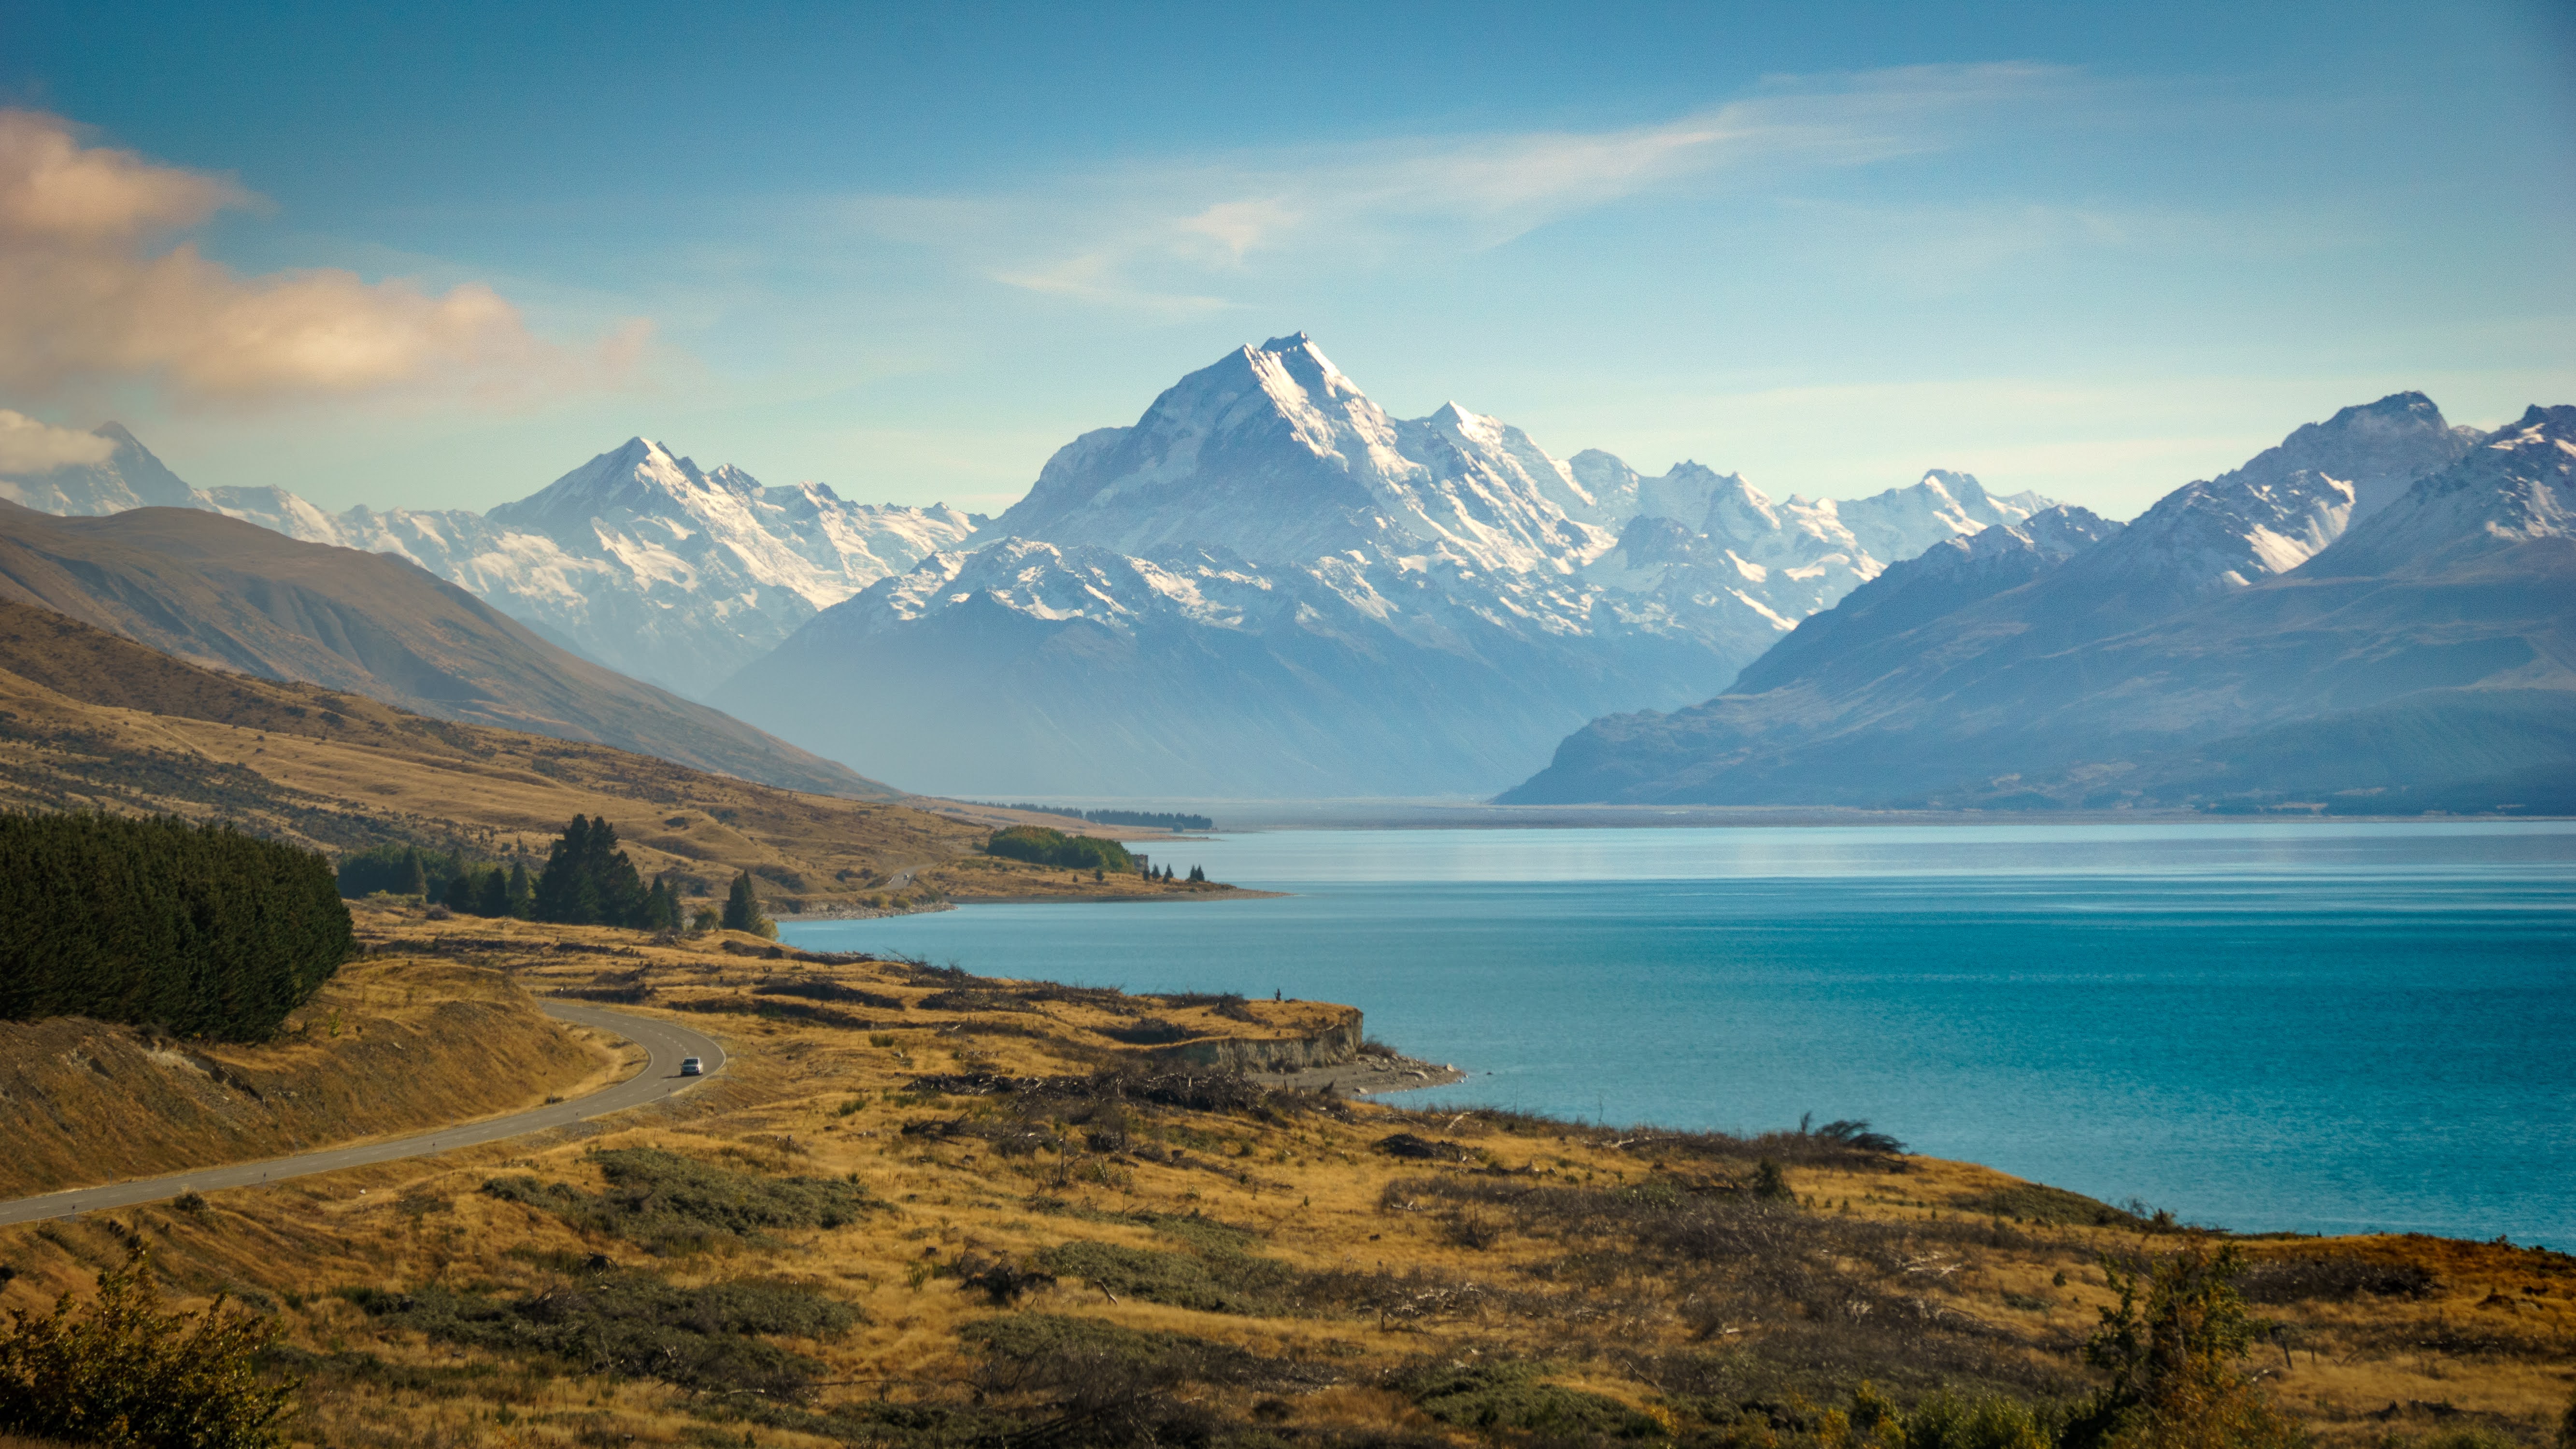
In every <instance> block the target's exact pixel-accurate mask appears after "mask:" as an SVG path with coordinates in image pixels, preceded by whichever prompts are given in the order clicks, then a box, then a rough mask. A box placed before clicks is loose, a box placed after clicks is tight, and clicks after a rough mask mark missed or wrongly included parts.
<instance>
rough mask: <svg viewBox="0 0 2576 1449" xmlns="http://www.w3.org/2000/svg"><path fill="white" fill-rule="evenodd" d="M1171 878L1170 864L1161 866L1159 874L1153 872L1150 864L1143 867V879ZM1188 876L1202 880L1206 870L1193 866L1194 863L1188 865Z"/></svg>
mask: <svg viewBox="0 0 2576 1449" xmlns="http://www.w3.org/2000/svg"><path fill="white" fill-rule="evenodd" d="M1140 858H1141V857H1140ZM1171 878H1172V868H1171V867H1170V866H1168V865H1167V866H1164V867H1163V870H1162V873H1161V874H1160V875H1157V874H1155V873H1154V869H1153V867H1151V866H1148V867H1146V869H1145V879H1147V880H1170V879H1171ZM1188 878H1189V879H1191V880H1194V881H1203V880H1206V879H1207V871H1206V870H1204V869H1202V868H1201V867H1199V866H1195V865H1194V866H1191V867H1190V873H1189V877H1188Z"/></svg>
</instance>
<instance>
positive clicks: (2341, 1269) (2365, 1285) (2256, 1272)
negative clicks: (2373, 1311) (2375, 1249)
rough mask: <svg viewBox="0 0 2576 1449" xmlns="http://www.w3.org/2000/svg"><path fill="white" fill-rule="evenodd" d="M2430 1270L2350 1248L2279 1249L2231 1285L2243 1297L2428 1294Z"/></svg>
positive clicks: (2278, 1299) (2287, 1299)
mask: <svg viewBox="0 0 2576 1449" xmlns="http://www.w3.org/2000/svg"><path fill="white" fill-rule="evenodd" d="M2433 1287H2434V1279H2433V1275H2432V1274H2431V1273H2430V1272H2428V1271H2426V1270H2425V1269H2424V1268H2423V1267H2422V1266H2421V1265H2419V1264H2415V1263H2374V1262H2372V1261H2371V1260H2370V1259H2368V1258H2364V1257H2362V1256H2360V1255H2358V1254H2355V1253H2284V1254H2280V1255H2278V1256H2267V1257H2262V1258H2257V1259H2255V1260H2254V1262H2253V1263H2252V1265H2251V1266H2249V1267H2247V1268H2246V1269H2245V1271H2244V1272H2243V1273H2241V1274H2239V1275H2237V1279H2236V1291H2237V1292H2238V1293H2239V1294H2241V1295H2243V1296H2244V1299H2245V1301H2246V1302H2248V1303H2266V1304H2271V1303H2298V1302H2303V1301H2308V1300H2315V1299H2324V1300H2327V1301H2330V1302H2337V1303H2340V1302H2346V1301H2349V1300H2351V1299H2354V1298H2358V1297H2360V1296H2361V1295H2363V1294H2365V1293H2367V1294H2369V1295H2371V1296H2372V1297H2374V1298H2429V1297H2431V1296H2432V1293H2433Z"/></svg>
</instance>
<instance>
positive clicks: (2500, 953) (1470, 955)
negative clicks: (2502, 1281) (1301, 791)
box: [783, 821, 2576, 1250]
mask: <svg viewBox="0 0 2576 1449" xmlns="http://www.w3.org/2000/svg"><path fill="white" fill-rule="evenodd" d="M1147 848H1149V849H1154V850H1156V851H1158V854H1157V859H1158V860H1161V861H1168V862H1170V863H1172V864H1174V865H1176V866H1178V867H1180V868H1181V869H1183V870H1186V869H1187V868H1188V867H1189V866H1190V865H1192V864H1201V865H1204V866H1206V867H1207V870H1208V874H1209V876H1210V877H1211V878H1213V879H1217V880H1225V881H1231V882H1234V883H1236V884H1240V885H1246V886H1254V887H1259V888H1262V889H1267V890H1277V891H1286V892H1291V893H1292V894H1290V895H1288V896H1286V897H1285V898H1281V899H1273V900H1237V901H1214V902H1189V903H1171V904H1160V903H1156V904H1134V905H1026V906H970V907H966V908H963V909H960V910H956V911H948V912H940V913H936V914H931V915H921V916H909V917H900V918H895V919H890V920H878V921H847V922H838V921H836V922H804V923H795V924H790V925H788V926H786V927H784V928H783V933H784V935H785V936H786V937H787V939H789V940H791V941H794V942H796V943H797V944H800V945H805V946H808V947H810V948H813V949H821V950H876V951H903V952H908V953H914V954H918V955H922V956H927V957H929V958H931V959H932V960H935V961H947V960H951V959H954V960H955V961H957V962H958V963H959V964H961V965H964V966H965V967H967V968H968V969H970V970H973V971H976V972H979V973H983V974H987V975H1003V976H1027V977H1043V978H1047V979H1052V980H1062V981H1073V982H1081V983H1087V984H1102V985H1115V986H1124V987H1126V988H1128V989H1130V990H1139V991H1159V990H1179V989H1195V990H1209V991H1239V992H1242V993H1243V994H1245V995H1247V996H1253V995H1258V996H1268V995H1270V994H1271V993H1272V992H1273V991H1274V990H1278V991H1283V992H1285V993H1286V994H1287V995H1289V996H1292V997H1306V998H1310V999H1319V1000H1329V1001H1342V1002H1349V1003H1352V1004H1354V1005H1357V1006H1359V1007H1361V1008H1362V1009H1363V1010H1364V1011H1365V1012H1366V1013H1367V1020H1368V1029H1369V1031H1370V1033H1371V1034H1372V1035H1375V1036H1379V1037H1382V1038H1384V1039H1386V1040H1388V1041H1390V1042H1393V1043H1395V1044H1396V1045H1397V1046H1399V1047H1401V1048H1403V1049H1404V1050H1406V1051H1409V1052H1412V1053H1414V1054H1416V1055H1419V1056H1426V1057H1430V1058H1433V1059H1434V1060H1440V1061H1448V1062H1453V1063H1455V1064H1457V1065H1458V1066H1459V1067H1461V1068H1463V1069H1466V1070H1469V1071H1471V1072H1473V1073H1474V1076H1473V1077H1472V1078H1471V1079H1470V1080H1469V1081H1468V1082H1466V1083H1464V1084H1461V1085H1459V1086H1455V1087H1450V1088H1444V1089H1440V1090H1437V1091H1427V1092H1416V1093H1409V1094H1405V1095H1402V1096H1399V1097H1395V1098H1392V1099H1390V1100H1393V1101H1396V1102H1399V1103H1405V1104H1409V1105H1410V1104H1421V1105H1430V1104H1436V1103H1467V1102H1490V1103H1494V1104H1497V1105H1501V1106H1507V1107H1517V1108H1522V1109H1527V1110H1534V1111H1544V1112H1550V1113H1556V1114H1561V1115H1564V1116H1568V1117H1581V1118H1585V1119H1588V1120H1607V1121H1610V1122H1613V1123H1620V1124H1628V1123H1636V1122H1655V1123H1662V1124H1667V1125H1672V1126H1680V1127H1707V1128H1720V1129H1726V1130H1735V1131H1746V1130H1761V1129H1766V1128H1775V1127H1788V1126H1794V1125H1796V1123H1797V1121H1798V1119H1799V1117H1800V1116H1801V1115H1802V1114H1804V1113H1809V1112H1812V1113H1814V1114H1815V1119H1816V1120H1817V1121H1818V1122H1823V1121H1827V1120H1830V1119H1833V1118H1837V1117H1862V1118H1867V1119H1869V1120H1870V1121H1871V1122H1872V1123H1873V1124H1875V1125H1876V1126H1877V1127H1878V1129H1879V1130H1882V1131H1886V1132H1890V1133H1893V1134H1894V1135H1895V1136H1897V1137H1899V1138H1901V1139H1903V1140H1904V1141H1905V1142H1906V1143H1907V1144H1908V1146H1909V1147H1910V1148H1911V1149H1912V1150H1914V1151H1918V1152H1924V1153H1930V1154H1933V1155H1936V1156H1941V1157H1952V1158H1965V1159H1969V1160H1972V1161H1977V1162H1983V1163H1987V1164H1990V1165H1992V1166H1995V1167H1999V1168H2002V1169H2003V1170H2005V1171H2007V1172H2012V1173H2016V1174H2019V1175H2021V1176H2024V1177H2029V1178H2035V1179H2037V1180H2040V1181H2043V1182H2049V1183H2054V1184H2056V1185H2058V1186H2062V1187H2069V1188H2073V1189H2075V1190H2077V1191H2079V1192H2084V1193H2088V1194H2091V1195H2093V1196H2095V1197H2100V1198H2104V1199H2107V1200H2110V1201H2113V1202H2126V1201H2129V1200H2131V1199H2137V1200H2141V1201H2143V1202H2145V1203H2148V1204H2150V1205H2153V1206H2156V1207H2163V1208H2169V1209H2171V1210H2173V1211H2174V1212H2175V1213H2176V1214H2178V1215H2179V1216H2181V1217H2182V1218H2184V1219H2186V1220H2190V1221H2197V1222H2204V1223H2215V1224H2221V1225H2224V1226H2227V1227H2231V1228H2236V1229H2240V1230H2249V1231H2250V1230H2284V1229H2295V1230H2301V1231H2316V1232H2354V1231H2365V1230H2416V1231H2425V1232H2437V1233H2444V1234H2449V1235H2454V1236H2468V1237H2477V1238H2492V1237H2495V1236H2497V1235H2498V1234H2504V1235H2508V1236H2510V1237H2511V1238H2512V1239H2513V1240H2514V1241H2515V1242H2518V1243H2526V1244H2528V1243H2533V1242H2538V1243H2542V1244H2545V1245H2548V1246H2551V1247H2556V1248H2560V1249H2562V1250H2563V1249H2569V1248H2576V823H2569V822H2538V821H2535V822H2495V823H2467V822H2463V823H2441V824H2420V825H2418V824H2376V823H2355V824H2343V823H2332V822H2321V823H2313V824H2311V823H2298V824H2275V823H2263V824H2241V825H2237V824H2230V825H2218V824H2209V825H2202V824H2175V825H2046V824H2042V825H2027V826H2021V825H2009V826H1902V827H1834V828H1809V829H1799V828H1748V829H1730V828H1705V829H1703V828H1674V829H1608V830H1413V831H1328V830H1316V831H1279V832H1271V833H1260V834H1243V835H1230V836H1220V837H1217V838H1214V839H1210V840H1193V841H1186V842H1165V843H1161V844H1159V845H1157V846H1152V847H1147Z"/></svg>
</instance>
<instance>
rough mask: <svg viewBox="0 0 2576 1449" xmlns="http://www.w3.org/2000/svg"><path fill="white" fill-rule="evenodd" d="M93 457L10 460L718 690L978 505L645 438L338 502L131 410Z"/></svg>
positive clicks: (41, 482)
mask: <svg viewBox="0 0 2576 1449" xmlns="http://www.w3.org/2000/svg"><path fill="white" fill-rule="evenodd" d="M98 431H99V433H100V435H101V436H103V437H107V438H110V439H113V440H114V441H115V442H116V445H117V446H116V451H115V454H114V455H113V456H112V457H111V458H110V459H109V460H108V461H107V462H105V463H101V464H97V465H95V466H85V467H72V468H60V469H55V470H53V471H52V472H50V473H45V474H37V475H33V476H22V477H16V478H0V498H6V499H8V500H10V501H13V502H17V503H21V504H24V505H26V506H27V507H30V508H35V509H38V510H41V511H43V512H47V513H56V514H67V515H98V514H109V513H115V512H119V511H121V510H124V509H128V508H137V507H143V506H147V505H159V506H164V507H172V508H194V509H200V510H203V511H207V512H214V513H222V514H225V515H228V516H230V517H233V518H239V519H243V520H246V521H248V522H251V523H256V524H258V525H259V526H261V527H263V528H266V529H270V530H272V531H274V532H277V533H282V534H285V535H286V536H287V537H289V538H294V539H300V540H303V541H305V542H308V543H327V544H334V545H338V546H340V547H343V548H355V549H363V550H365V551H367V552H370V553H389V554H393V555H395V556H396V557H399V558H403V559H407V560H409V561H411V562H412V563H415V564H418V565H419V566H421V567H422V568H424V569H427V570H428V571H429V572H431V573H433V574H436V575H437V576H438V577H440V578H442V579H445V580H447V581H448V582H450V583H453V584H456V585H458V586H460V587H462V588H464V589H466V590H468V591H470V592H472V593H474V594H475V595H477V596H478V597H481V598H483V599H484V600H486V601H488V602H489V603H491V604H492V605H493V606H494V607H495V608H498V609H499V610H501V612H503V613H505V614H508V615H510V616H511V617H512V618H514V619H517V620H518V621H519V622H521V623H523V624H526V625H527V626H529V627H530V628H532V629H534V630H536V631H537V632H538V633H540V634H542V635H544V636H545V637H546V638H547V639H549V640H551V641H553V642H554V643H555V644H557V645H560V646H562V647H564V648H567V649H571V650H573V651H574V652H576V653H579V654H583V655H585V656H587V657H589V658H590V659H592V660H595V661H597V662H599V663H603V664H606V665H608V666H609V667H610V668H612V669H615V670H618V671H619V672H621V673H624V674H628V675H632V676H634V677H636V678H639V679H648V680H651V681H653V682H655V683H657V684H661V685H664V686H666V687H668V688H671V689H674V690H678V691H679V692H681V693H683V694H689V695H695V696H703V695H704V694H705V692H706V691H707V690H708V689H710V688H712V687H713V686H714V685H715V684H717V683H718V682H719V681H721V680H722V679H724V678H725V676H727V675H729V674H731V673H732V672H733V671H735V670H736V669H739V668H741V667H742V665H743V664H744V663H746V662H747V661H749V660H750V659H752V658H754V657H756V656H758V655H759V654H761V653H762V652H764V651H766V650H768V649H769V648H771V647H773V646H774V645H776V644H777V643H778V641H779V640H781V639H784V638H786V637H787V635H788V634H789V633H790V632H792V631H793V630H794V629H795V627H796V626H797V625H798V624H800V623H802V622H804V621H805V620H807V619H809V618H812V617H813V616H814V614H815V613H816V612H817V611H818V610H821V609H824V608H828V607H829V606H831V605H833V604H835V603H838V602H840V601H841V600H843V599H845V598H848V597H849V596H850V595H852V594H854V593H856V592H858V591H859V590H860V589H862V588H864V587H866V586H867V585H868V584H870V583H873V582H874V581H876V580H877V579H880V578H883V577H885V576H887V575H888V574H892V573H898V572H901V571H902V570H904V569H907V568H909V567H911V566H912V564H913V563H914V562H916V561H917V560H919V559H921V558H922V557H924V556H926V555H928V554H929V553H931V552H932V551H933V550H935V549H939V548H946V547H952V546H954V545H955V544H956V543H957V542H958V541H959V540H962V539H963V538H965V537H966V536H967V535H968V534H969V533H971V532H972V531H973V529H974V527H975V524H976V523H977V522H979V521H980V520H977V519H975V518H973V517H971V516H969V515H967V514H963V513H960V512H958V511H957V510H955V509H953V508H948V507H945V506H943V505H933V506H932V507H929V508H901V507H896V506H894V505H891V504H887V505H883V506H872V505H867V504H858V503H851V502H848V501H846V500H844V499H842V498H841V497H840V496H839V495H837V494H835V493H834V492H833V491H832V490H831V488H830V487H829V486H828V485H825V484H821V483H797V484H793V485H785V486H764V485H763V484H761V483H760V482H759V481H758V480H757V479H755V478H753V477H752V476H751V475H750V474H748V473H745V472H743V471H742V470H741V469H739V468H734V467H732V466H730V465H726V466H719V467H717V468H714V469H701V468H699V467H698V465H697V464H696V463H694V462H692V461H690V460H689V459H687V458H683V457H678V456H675V455H674V454H672V453H671V451H670V450H669V449H667V448H665V447H663V446H662V445H661V444H659V443H655V442H650V441H647V440H645V439H643V438H633V439H629V440H628V441H627V442H626V443H625V444H624V445H623V446H622V447H619V448H616V449H614V450H612V451H609V452H606V453H602V454H600V455H599V456H598V457H595V458H593V459H591V460H590V461H589V462H587V463H585V464H583V465H582V466H580V467H578V468H575V469H574V470H572V471H571V472H569V473H567V474H565V475H564V476H563V477H561V478H559V479H557V480H555V481H554V482H553V483H552V484H549V485H548V486H547V487H545V488H543V489H540V490H539V491H538V492H536V493H535V494H533V495H531V496H529V497H527V498H523V499H521V500H519V501H518V502H516V503H510V504H504V505H502V506H501V507H499V508H495V509H493V510H492V511H491V512H490V513H489V514H478V513H474V512H471V511H469V510H465V509H408V508H397V509H389V510H385V511H382V512H379V511H377V510H374V509H370V508H365V507H359V508H353V509H350V510H349V511H348V512H346V513H337V514H335V513H328V512H325V511H324V510H322V509H320V508H317V507H315V506H314V505H313V504H311V503H309V502H307V501H306V500H304V499H302V498H300V497H297V496H296V495H295V494H293V493H289V492H287V491H286V490H284V489H281V488H212V489H197V488H191V487H190V486H188V484H187V483H185V482H184V481H182V480H181V479H180V478H179V477H178V476H177V475H175V474H173V473H172V472H171V471H170V470H169V469H168V468H167V467H165V466H164V465H163V464H162V462H161V460H160V459H158V458H156V457H154V456H153V455H152V453H151V451H150V450H149V449H147V448H145V447H144V446H143V445H142V444H141V443H140V442H138V441H136V439H135V438H134V435H133V434H131V433H129V432H127V431H126V430H125V429H124V428H122V427H120V426H118V425H116V424H114V423H110V424H108V425H106V426H104V427H102V428H100V429H99V430H98Z"/></svg>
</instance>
